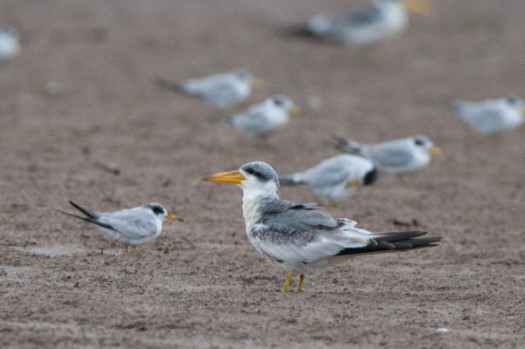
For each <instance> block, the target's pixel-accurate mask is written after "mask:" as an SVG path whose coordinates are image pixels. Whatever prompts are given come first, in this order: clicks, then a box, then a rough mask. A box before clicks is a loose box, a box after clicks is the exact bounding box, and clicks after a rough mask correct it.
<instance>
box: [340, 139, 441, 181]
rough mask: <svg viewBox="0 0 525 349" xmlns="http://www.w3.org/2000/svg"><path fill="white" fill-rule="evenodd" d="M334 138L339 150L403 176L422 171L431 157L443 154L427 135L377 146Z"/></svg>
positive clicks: (383, 169)
mask: <svg viewBox="0 0 525 349" xmlns="http://www.w3.org/2000/svg"><path fill="white" fill-rule="evenodd" d="M334 137H335V138H336V142H337V148H338V149H339V150H342V151H344V152H347V153H350V154H354V155H359V156H362V157H364V158H366V159H368V160H370V161H372V162H373V163H374V165H375V166H376V167H377V168H378V169H379V170H380V171H383V172H387V173H396V174H402V173H406V172H412V171H416V170H419V169H422V168H424V167H426V166H427V165H428V164H429V162H430V158H431V155H439V154H441V149H440V148H438V147H436V146H434V144H433V143H432V141H431V140H430V138H428V137H427V136H425V135H417V136H412V137H408V138H403V139H397V140H393V141H389V142H384V143H377V144H360V143H357V142H354V141H350V140H346V139H344V138H340V137H337V136H334Z"/></svg>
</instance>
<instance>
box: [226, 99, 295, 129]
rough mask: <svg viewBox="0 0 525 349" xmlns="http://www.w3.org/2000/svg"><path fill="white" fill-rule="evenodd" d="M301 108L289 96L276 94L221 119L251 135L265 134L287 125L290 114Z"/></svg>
mask: <svg viewBox="0 0 525 349" xmlns="http://www.w3.org/2000/svg"><path fill="white" fill-rule="evenodd" d="M300 112H301V109H300V108H299V107H298V106H296V105H295V104H294V103H293V102H292V101H291V100H290V99H289V98H288V97H286V96H283V95H275V96H272V97H270V98H268V99H267V100H265V101H264V102H262V103H259V104H255V105H253V106H251V107H250V108H248V109H247V110H245V111H244V112H242V113H240V114H237V115H234V116H232V117H227V118H222V119H221V120H222V121H224V122H226V123H228V124H230V125H231V126H233V127H234V128H236V129H238V130H240V131H242V132H244V133H245V134H247V135H249V136H253V137H256V136H265V135H268V134H269V133H271V132H272V131H274V130H276V129H279V128H281V127H283V126H285V125H286V124H287V123H288V121H289V115H299V114H300Z"/></svg>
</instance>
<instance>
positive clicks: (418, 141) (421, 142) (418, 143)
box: [414, 139, 425, 146]
mask: <svg viewBox="0 0 525 349" xmlns="http://www.w3.org/2000/svg"><path fill="white" fill-rule="evenodd" d="M414 143H416V145H419V146H422V145H425V142H424V141H423V140H422V139H415V140H414Z"/></svg>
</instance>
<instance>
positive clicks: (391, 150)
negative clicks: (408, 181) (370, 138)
mask: <svg viewBox="0 0 525 349" xmlns="http://www.w3.org/2000/svg"><path fill="white" fill-rule="evenodd" d="M371 160H372V162H374V163H375V164H377V165H378V166H380V167H401V166H406V165H407V164H410V163H411V162H412V161H413V160H414V154H413V153H412V152H411V151H410V149H409V148H408V147H406V146H403V145H401V144H399V145H396V144H388V145H387V144H385V146H376V147H374V148H373V149H372V151H371Z"/></svg>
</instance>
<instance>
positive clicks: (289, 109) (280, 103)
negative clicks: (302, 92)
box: [264, 95, 301, 115]
mask: <svg viewBox="0 0 525 349" xmlns="http://www.w3.org/2000/svg"><path fill="white" fill-rule="evenodd" d="M264 104H265V105H268V106H270V107H272V108H276V109H278V110H282V111H283V112H285V113H286V114H288V115H299V114H300V113H301V109H300V108H299V107H298V106H296V105H295V104H294V103H293V102H292V100H291V99H290V98H288V97H287V96H285V95H273V96H271V97H270V98H268V99H267V100H266V101H264Z"/></svg>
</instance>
